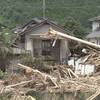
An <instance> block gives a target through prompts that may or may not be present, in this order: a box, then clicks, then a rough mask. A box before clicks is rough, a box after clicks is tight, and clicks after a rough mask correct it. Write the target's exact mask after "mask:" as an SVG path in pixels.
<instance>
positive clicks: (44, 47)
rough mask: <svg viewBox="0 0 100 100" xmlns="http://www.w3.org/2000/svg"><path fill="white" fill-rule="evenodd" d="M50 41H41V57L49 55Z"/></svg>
mask: <svg viewBox="0 0 100 100" xmlns="http://www.w3.org/2000/svg"><path fill="white" fill-rule="evenodd" d="M51 48H52V45H51V40H42V55H43V56H47V55H51Z"/></svg>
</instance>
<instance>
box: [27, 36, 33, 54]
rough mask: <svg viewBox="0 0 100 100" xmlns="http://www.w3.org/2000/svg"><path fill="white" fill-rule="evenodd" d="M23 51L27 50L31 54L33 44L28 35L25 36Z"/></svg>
mask: <svg viewBox="0 0 100 100" xmlns="http://www.w3.org/2000/svg"><path fill="white" fill-rule="evenodd" d="M25 50H29V51H31V52H32V54H33V42H32V39H31V38H30V35H26V36H25Z"/></svg>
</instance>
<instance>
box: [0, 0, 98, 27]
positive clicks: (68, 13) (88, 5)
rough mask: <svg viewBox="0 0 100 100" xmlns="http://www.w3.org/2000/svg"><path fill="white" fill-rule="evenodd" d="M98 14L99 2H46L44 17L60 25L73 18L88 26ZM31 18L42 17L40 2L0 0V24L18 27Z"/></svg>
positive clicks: (61, 0) (49, 0) (39, 0)
mask: <svg viewBox="0 0 100 100" xmlns="http://www.w3.org/2000/svg"><path fill="white" fill-rule="evenodd" d="M99 14H100V0H46V16H47V17H48V18H50V19H52V20H55V21H57V22H59V23H61V24H64V23H65V22H66V20H67V18H68V17H73V18H74V19H75V20H77V21H79V22H81V24H82V25H83V26H85V27H87V26H88V19H89V18H91V17H94V16H98V15H99ZM33 17H42V0H0V22H1V23H2V24H5V25H7V26H9V27H14V26H18V25H20V24H23V23H25V22H27V21H28V20H30V19H31V18H33Z"/></svg>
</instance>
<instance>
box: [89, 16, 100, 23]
mask: <svg viewBox="0 0 100 100" xmlns="http://www.w3.org/2000/svg"><path fill="white" fill-rule="evenodd" d="M89 21H91V22H92V21H100V16H97V17H93V18H90V19H89Z"/></svg>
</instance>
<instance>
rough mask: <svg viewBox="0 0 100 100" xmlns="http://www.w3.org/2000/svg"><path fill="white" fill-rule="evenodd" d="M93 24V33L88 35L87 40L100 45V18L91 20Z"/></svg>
mask: <svg viewBox="0 0 100 100" xmlns="http://www.w3.org/2000/svg"><path fill="white" fill-rule="evenodd" d="M89 21H90V22H91V23H92V32H90V33H89V34H88V35H87V37H86V38H87V40H88V41H90V42H92V43H95V44H98V45H100V16H98V17H94V18H91V19H89Z"/></svg>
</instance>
